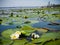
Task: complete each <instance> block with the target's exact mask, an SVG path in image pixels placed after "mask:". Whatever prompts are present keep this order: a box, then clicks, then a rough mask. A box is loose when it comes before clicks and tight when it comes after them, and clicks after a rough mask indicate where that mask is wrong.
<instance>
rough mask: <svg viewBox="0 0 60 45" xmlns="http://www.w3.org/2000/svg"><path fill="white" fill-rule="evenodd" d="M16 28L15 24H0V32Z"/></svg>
mask: <svg viewBox="0 0 60 45" xmlns="http://www.w3.org/2000/svg"><path fill="white" fill-rule="evenodd" d="M14 28H16V25H9V26H5V25H0V32H2V31H4V30H6V29H14Z"/></svg>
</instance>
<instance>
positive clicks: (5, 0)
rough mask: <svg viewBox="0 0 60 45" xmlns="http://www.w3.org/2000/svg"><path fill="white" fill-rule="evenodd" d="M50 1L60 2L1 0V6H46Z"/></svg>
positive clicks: (59, 1)
mask: <svg viewBox="0 0 60 45" xmlns="http://www.w3.org/2000/svg"><path fill="white" fill-rule="evenodd" d="M49 1H50V3H52V4H60V0H0V7H24V6H46V5H47V4H48V2H49Z"/></svg>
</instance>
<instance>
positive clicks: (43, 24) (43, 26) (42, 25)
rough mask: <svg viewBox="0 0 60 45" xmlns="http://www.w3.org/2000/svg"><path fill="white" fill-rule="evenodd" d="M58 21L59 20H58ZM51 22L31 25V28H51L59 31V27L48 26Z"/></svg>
mask: <svg viewBox="0 0 60 45" xmlns="http://www.w3.org/2000/svg"><path fill="white" fill-rule="evenodd" d="M59 21H60V20H59ZM50 23H51V22H38V23H35V24H33V25H32V27H36V28H51V29H55V30H60V25H48V24H50Z"/></svg>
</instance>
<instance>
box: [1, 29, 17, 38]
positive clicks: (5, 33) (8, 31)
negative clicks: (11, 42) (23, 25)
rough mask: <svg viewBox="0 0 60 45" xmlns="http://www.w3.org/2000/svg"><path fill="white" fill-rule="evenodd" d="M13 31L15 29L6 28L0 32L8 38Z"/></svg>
mask: <svg viewBox="0 0 60 45" xmlns="http://www.w3.org/2000/svg"><path fill="white" fill-rule="evenodd" d="M15 31H16V30H13V29H8V30H5V31H3V32H2V33H1V34H2V36H3V37H5V38H10V35H11V34H13V33H14V32H15Z"/></svg>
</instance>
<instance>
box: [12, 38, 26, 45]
mask: <svg viewBox="0 0 60 45" xmlns="http://www.w3.org/2000/svg"><path fill="white" fill-rule="evenodd" d="M25 42H27V40H26V39H22V40H15V41H14V43H13V45H24V44H25Z"/></svg>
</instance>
